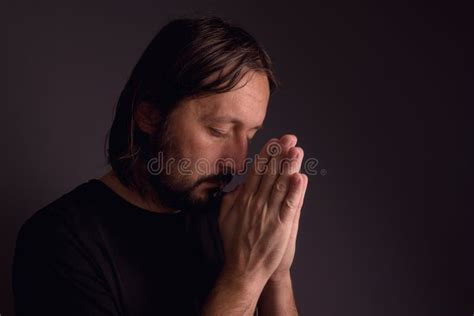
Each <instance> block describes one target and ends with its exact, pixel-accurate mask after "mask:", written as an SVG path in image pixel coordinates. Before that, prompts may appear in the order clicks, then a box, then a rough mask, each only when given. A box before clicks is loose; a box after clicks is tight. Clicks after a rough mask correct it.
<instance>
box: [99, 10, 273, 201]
mask: <svg viewBox="0 0 474 316" xmlns="http://www.w3.org/2000/svg"><path fill="white" fill-rule="evenodd" d="M224 69H225V71H224ZM250 70H253V71H259V72H262V73H265V74H266V76H267V78H268V82H269V86H270V93H273V92H274V90H275V88H276V87H277V85H278V83H277V80H276V78H275V75H274V70H273V68H272V63H271V60H270V57H269V56H268V55H267V53H266V52H265V50H264V49H263V47H262V46H261V45H259V44H258V43H257V41H256V40H255V39H254V38H253V37H252V36H251V35H250V34H249V33H248V32H246V31H245V30H243V29H242V28H240V27H238V26H235V25H231V24H230V23H229V22H228V21H224V20H223V19H221V18H218V17H200V18H183V19H177V20H173V21H171V22H169V23H168V24H166V25H165V26H164V27H163V28H162V29H161V30H160V31H159V32H158V33H157V34H156V36H155V37H154V38H153V40H152V41H151V42H150V44H149V45H148V47H147V48H146V49H145V51H144V53H143V55H142V56H141V58H140V59H139V61H138V63H137V64H136V65H135V67H134V69H133V71H132V73H131V75H130V78H129V80H128V82H127V84H126V85H125V87H124V89H123V91H122V93H121V94H120V98H119V100H118V103H117V106H116V110H115V118H114V121H113V123H112V127H111V129H110V131H109V134H108V149H107V162H108V163H109V164H110V165H111V167H112V169H113V170H114V172H115V174H116V175H117V177H118V178H119V180H120V181H121V182H122V183H123V184H124V185H125V186H127V187H129V188H134V189H137V190H138V191H139V192H140V191H141V188H140V185H141V183H142V181H140V179H139V177H140V175H138V174H137V172H136V169H137V168H135V167H137V165H139V164H141V165H143V163H144V160H145V159H146V157H148V156H149V154H150V153H149V151H150V139H149V136H148V135H147V134H145V133H144V132H143V131H141V130H140V129H139V128H138V126H136V124H135V122H134V111H135V109H136V105H137V104H139V103H141V102H149V103H151V104H152V105H153V106H155V107H156V108H157V109H158V112H159V119H160V122H159V123H158V124H160V125H163V124H164V123H165V122H166V117H167V116H168V115H169V114H170V113H171V111H172V110H173V109H174V108H175V107H176V105H177V104H178V103H179V102H180V101H182V100H183V99H185V98H189V97H195V96H200V95H205V94H212V93H222V92H227V91H229V90H231V89H232V88H234V87H235V86H236V85H237V84H238V83H239V81H240V79H241V78H242V77H243V76H244V75H245V74H246V72H248V71H250ZM215 74H219V75H218V76H212V77H211V75H215ZM209 78H212V80H209ZM206 79H207V80H206ZM140 193H142V192H140Z"/></svg>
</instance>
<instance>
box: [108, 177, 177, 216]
mask: <svg viewBox="0 0 474 316" xmlns="http://www.w3.org/2000/svg"><path fill="white" fill-rule="evenodd" d="M99 180H100V181H102V182H103V183H104V184H105V185H107V186H108V187H109V188H110V189H111V190H112V191H114V192H115V193H117V194H118V195H119V196H120V197H122V198H123V199H124V200H126V201H127V202H129V203H131V204H133V205H135V206H138V207H140V208H143V209H146V210H149V211H150V212H156V213H174V212H175V211H176V210H174V209H170V208H167V207H164V206H161V205H158V204H156V203H155V202H153V201H152V199H144V198H143V197H142V196H140V194H138V193H137V192H135V191H133V190H131V189H129V188H127V187H126V186H124V185H123V184H122V183H121V182H120V180H119V179H118V178H117V176H116V175H115V172H114V171H113V170H111V171H109V172H108V173H106V174H104V175H103V176H102V177H100V178H99Z"/></svg>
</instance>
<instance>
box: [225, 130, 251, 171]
mask: <svg viewBox="0 0 474 316" xmlns="http://www.w3.org/2000/svg"><path fill="white" fill-rule="evenodd" d="M247 154H248V140H247V138H246V137H239V138H237V139H234V140H233V141H232V142H229V143H228V145H227V146H226V148H225V153H224V155H223V156H224V157H226V160H227V163H226V166H227V167H228V168H229V169H231V171H232V172H233V173H234V174H235V173H238V174H241V173H242V172H244V171H245V167H246V163H245V162H246V158H247Z"/></svg>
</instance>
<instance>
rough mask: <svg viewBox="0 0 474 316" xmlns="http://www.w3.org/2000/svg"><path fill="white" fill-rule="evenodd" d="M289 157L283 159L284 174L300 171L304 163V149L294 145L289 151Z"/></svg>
mask: <svg viewBox="0 0 474 316" xmlns="http://www.w3.org/2000/svg"><path fill="white" fill-rule="evenodd" d="M288 157H289V158H285V159H283V160H282V162H281V165H282V174H288V175H290V174H293V173H295V172H299V171H300V169H301V164H302V163H303V157H304V151H303V148H301V147H292V148H290V150H289V151H288Z"/></svg>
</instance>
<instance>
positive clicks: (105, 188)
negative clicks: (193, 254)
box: [88, 178, 183, 217]
mask: <svg viewBox="0 0 474 316" xmlns="http://www.w3.org/2000/svg"><path fill="white" fill-rule="evenodd" d="M88 183H91V184H95V185H97V186H98V187H100V188H102V190H103V191H104V192H107V193H108V194H109V195H110V196H111V197H112V198H113V199H114V200H115V201H117V202H119V203H120V204H122V205H125V206H126V207H127V208H131V209H134V210H136V211H138V212H140V213H143V214H146V215H148V216H154V217H179V216H180V215H181V214H183V211H182V210H177V211H176V212H173V213H165V212H153V211H150V210H147V209H144V208H142V207H139V206H137V205H135V204H132V203H130V202H129V201H127V200H126V199H124V198H123V197H121V196H120V195H119V194H118V193H117V192H115V191H114V190H112V189H111V188H110V187H109V186H108V185H107V184H105V183H104V182H103V181H101V180H99V179H95V178H92V179H90V180H89V181H88Z"/></svg>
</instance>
